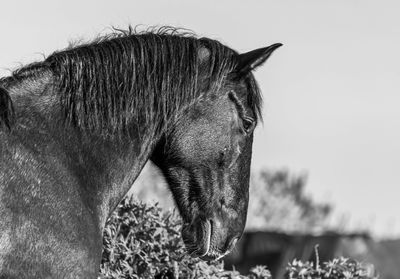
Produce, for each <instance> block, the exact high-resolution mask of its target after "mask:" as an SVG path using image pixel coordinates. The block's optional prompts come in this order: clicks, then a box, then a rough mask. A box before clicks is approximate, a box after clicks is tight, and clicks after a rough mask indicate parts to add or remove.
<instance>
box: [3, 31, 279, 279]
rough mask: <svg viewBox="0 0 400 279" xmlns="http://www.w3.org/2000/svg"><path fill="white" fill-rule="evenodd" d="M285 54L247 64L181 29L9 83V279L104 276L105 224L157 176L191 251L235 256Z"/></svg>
mask: <svg viewBox="0 0 400 279" xmlns="http://www.w3.org/2000/svg"><path fill="white" fill-rule="evenodd" d="M280 46H281V44H273V45H271V46H269V47H264V48H259V49H256V50H253V51H250V52H247V53H243V54H239V53H238V52H236V51H234V50H233V49H231V48H229V47H227V46H225V45H223V44H222V43H220V42H218V41H216V40H213V39H209V38H199V37H198V36H196V35H195V34H194V33H190V32H186V31H181V30H178V29H175V28H159V29H158V30H147V31H143V32H136V31H132V29H129V30H128V31H113V32H112V33H111V34H108V35H103V36H102V37H99V38H98V39H96V40H94V41H90V42H87V43H83V44H81V45H76V46H71V47H68V48H66V49H64V50H60V51H56V52H54V53H53V54H51V55H49V56H48V57H47V58H44V59H43V61H40V62H35V63H32V64H29V65H26V66H23V67H21V68H19V69H17V70H15V71H14V72H12V74H10V76H7V77H3V78H1V79H0V125H1V127H0V214H1V218H0V278H19V279H20V278H96V276H97V275H98V271H99V264H100V261H101V253H102V232H103V228H104V226H105V223H106V220H107V218H108V216H109V215H110V213H111V212H112V211H113V209H114V208H116V206H117V205H118V202H119V201H120V200H121V199H122V198H123V196H124V195H125V193H127V191H128V190H129V188H130V187H131V185H132V184H133V182H134V181H135V179H136V178H137V177H138V175H139V173H140V172H141V170H142V168H143V166H144V165H145V163H146V162H147V161H148V160H151V161H152V162H154V163H155V165H156V166H158V167H159V168H160V169H161V171H162V173H163V174H164V176H165V177H166V180H167V182H168V185H169V188H170V190H171V192H172V194H173V197H174V200H175V202H176V204H177V207H178V210H179V213H180V215H181V217H182V220H183V228H182V238H183V240H184V243H185V246H186V247H187V251H188V253H190V254H191V255H192V256H193V257H199V258H201V259H203V260H215V259H219V258H221V257H223V256H225V255H226V254H227V253H229V252H230V251H231V250H232V249H233V247H234V246H235V243H236V242H237V240H238V239H239V238H240V236H241V235H242V232H243V228H244V226H245V222H246V214H247V205H248V198H249V197H248V186H249V172H250V161H251V152H252V142H253V130H254V128H255V126H256V124H257V122H259V121H261V103H262V101H261V94H260V90H259V87H258V85H257V83H256V81H255V79H254V76H253V74H252V72H253V70H254V69H255V68H257V67H259V66H260V65H262V64H263V63H264V62H265V61H266V60H267V59H268V57H269V56H270V55H271V54H272V52H273V51H274V50H275V49H277V48H278V47H280Z"/></svg>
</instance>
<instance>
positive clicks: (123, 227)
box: [99, 198, 374, 279]
mask: <svg viewBox="0 0 400 279" xmlns="http://www.w3.org/2000/svg"><path fill="white" fill-rule="evenodd" d="M180 226H181V220H180V218H179V216H178V215H177V214H176V213H175V212H173V211H168V212H163V211H162V210H161V208H160V207H159V206H158V205H157V204H156V205H153V206H150V205H147V204H145V203H142V202H138V201H136V200H135V199H133V198H126V199H124V200H123V201H122V202H121V204H120V205H119V206H118V208H117V210H116V211H115V212H114V213H113V214H112V216H111V218H110V219H109V221H108V223H107V226H106V228H105V231H104V238H103V258H102V264H101V267H100V273H101V276H100V277H99V278H101V279H112V278H118V279H125V278H126V279H128V278H160V279H161V278H175V279H178V278H199V279H203V278H204V279H206V278H227V279H229V278H232V279H233V278H237V279H244V278H249V279H270V278H271V274H270V272H269V271H268V270H267V268H266V267H264V266H257V267H254V268H253V269H251V271H250V274H249V275H247V276H244V275H241V274H239V273H238V272H237V271H227V270H224V268H223V262H203V261H201V260H198V259H193V258H191V257H190V256H188V255H187V254H186V253H185V249H184V245H183V242H182V241H181V235H180ZM288 278H289V279H317V278H320V279H322V278H331V279H342V278H343V279H345V278H358V279H372V278H374V277H371V276H370V277H368V275H367V271H366V270H365V268H363V267H362V266H361V265H360V264H359V263H357V262H354V261H350V260H346V259H335V260H333V261H332V262H329V263H324V264H323V265H322V266H320V265H319V263H317V264H316V266H315V267H314V266H313V264H312V263H308V262H307V263H302V262H300V261H293V262H292V263H291V264H289V266H288Z"/></svg>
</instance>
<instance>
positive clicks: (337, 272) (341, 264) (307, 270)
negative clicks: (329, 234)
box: [287, 258, 378, 279]
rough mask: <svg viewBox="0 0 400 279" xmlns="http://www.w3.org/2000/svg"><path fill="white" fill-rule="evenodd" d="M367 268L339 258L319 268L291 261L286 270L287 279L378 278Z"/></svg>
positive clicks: (311, 264) (310, 264)
mask: <svg viewBox="0 0 400 279" xmlns="http://www.w3.org/2000/svg"><path fill="white" fill-rule="evenodd" d="M371 273H372V272H371V271H370V270H368V267H366V266H364V265H362V264H361V263H359V262H356V261H354V260H350V259H346V258H339V259H333V260H332V261H329V262H325V263H323V264H322V266H320V265H319V264H318V263H317V264H315V265H314V264H313V263H311V262H306V263H303V262H301V261H298V260H293V262H292V263H289V265H288V268H287V278H288V279H323V278H329V279H350V278H354V279H376V278H378V276H375V275H374V274H371Z"/></svg>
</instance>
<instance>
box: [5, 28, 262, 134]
mask: <svg viewBox="0 0 400 279" xmlns="http://www.w3.org/2000/svg"><path fill="white" fill-rule="evenodd" d="M205 50H206V51H205ZM236 55H237V54H236V52H235V51H233V50H232V49H230V48H228V47H226V46H224V45H223V44H221V43H219V42H218V41H215V40H211V39H208V38H197V37H196V36H195V35H194V34H193V33H191V32H188V31H187V30H180V29H176V28H172V27H161V28H158V29H152V30H147V31H145V32H137V31H136V30H133V29H132V28H129V29H128V30H126V31H123V30H116V31H115V32H113V33H112V34H108V35H105V36H102V37H99V38H97V39H96V40H94V41H93V42H90V43H86V44H82V45H78V46H73V47H70V48H68V49H66V50H63V51H59V52H55V53H53V54H52V55H50V56H49V57H48V58H47V59H45V61H43V62H38V63H33V64H31V65H28V66H25V67H23V68H21V69H18V70H17V71H15V72H14V73H13V76H12V77H10V78H11V79H13V80H14V79H16V80H18V79H21V78H23V77H24V76H32V75H33V76H34V75H35V73H36V72H39V71H42V70H51V71H52V72H53V75H54V77H55V86H56V87H57V89H58V91H59V95H60V102H61V107H62V109H63V113H64V115H65V119H66V122H68V123H71V124H73V125H76V126H78V127H81V128H85V129H89V130H96V131H101V132H105V133H111V134H122V133H125V132H126V131H128V127H129V125H130V124H131V123H132V122H133V121H135V122H136V123H140V124H142V125H147V124H148V123H149V121H150V120H154V119H157V120H159V121H158V126H157V127H156V129H158V130H160V131H162V130H164V129H165V128H167V124H168V123H169V122H170V121H171V120H172V119H174V118H176V117H178V116H179V113H180V111H181V110H182V109H184V108H186V107H189V106H191V105H192V104H194V103H196V102H197V101H198V100H199V99H201V98H202V97H203V95H204V93H206V92H210V91H217V90H218V89H220V88H221V86H223V84H224V82H225V81H226V79H227V77H228V76H229V75H230V74H231V73H232V71H233V69H234V67H235V66H236V63H237V61H236V59H235V56H236ZM205 62H206V63H205ZM6 79H7V78H6ZM3 80H4V79H3ZM246 84H247V86H248V89H249V90H248V91H249V96H248V104H249V106H251V108H252V109H253V110H254V112H255V114H256V115H260V106H261V97H260V93H259V90H258V86H257V85H256V83H255V80H254V78H253V76H252V75H250V76H249V77H248V78H247V79H246ZM0 118H1V116H0ZM3 122H4V123H7V122H5V120H4V119H3ZM6 125H7V124H6Z"/></svg>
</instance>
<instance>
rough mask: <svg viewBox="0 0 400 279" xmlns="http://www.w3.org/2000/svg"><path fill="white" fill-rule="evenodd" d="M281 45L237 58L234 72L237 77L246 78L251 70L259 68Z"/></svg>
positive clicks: (253, 51) (271, 46)
mask: <svg viewBox="0 0 400 279" xmlns="http://www.w3.org/2000/svg"><path fill="white" fill-rule="evenodd" d="M281 46H282V44H280V43H278V44H273V45H270V46H269V47H264V48H259V49H255V50H252V51H249V52H246V53H243V54H240V55H239V56H238V64H237V66H236V69H235V72H236V73H237V74H238V76H239V77H243V76H246V75H247V74H248V73H250V72H251V71H252V70H254V69H255V68H257V67H258V66H261V65H262V64H263V63H264V62H265V61H266V60H267V59H268V57H270V55H271V54H272V53H273V52H274V50H276V49H277V48H279V47H281Z"/></svg>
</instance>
